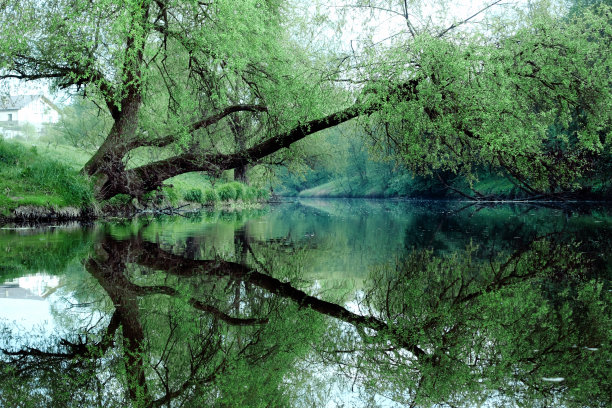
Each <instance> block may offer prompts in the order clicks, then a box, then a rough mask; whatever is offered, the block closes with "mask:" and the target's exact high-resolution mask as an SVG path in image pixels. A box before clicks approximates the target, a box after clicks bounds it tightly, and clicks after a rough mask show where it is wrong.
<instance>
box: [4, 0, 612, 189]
mask: <svg viewBox="0 0 612 408" xmlns="http://www.w3.org/2000/svg"><path fill="white" fill-rule="evenodd" d="M497 3H499V2H491V3H490V4H488V5H485V6H483V10H481V12H482V13H480V12H479V13H476V15H481V14H482V15H484V14H485V13H489V12H490V14H489V16H488V18H487V19H486V20H483V22H484V23H483V24H482V26H483V27H484V28H476V27H474V26H469V28H468V24H467V23H468V22H469V21H470V18H469V17H468V18H467V19H464V20H460V21H455V22H451V23H450V24H449V23H448V21H447V22H446V25H443V24H445V23H444V21H442V22H440V23H436V22H435V21H433V20H430V21H429V20H428V21H429V22H423V23H422V24H419V23H418V21H419V20H415V17H413V15H414V13H413V11H412V9H414V10H417V9H418V6H419V4H418V3H411V4H408V3H406V2H397V4H396V2H380V4H379V3H378V2H374V1H367V2H363V1H355V2H347V3H346V7H344V8H345V10H346V11H345V13H346V14H345V15H344V18H345V19H347V21H350V19H351V18H352V17H351V13H352V12H353V11H355V10H363V9H367V10H370V11H371V12H372V16H378V14H376V13H382V12H387V13H394V14H395V15H400V16H403V18H404V19H405V26H404V27H403V28H402V29H401V30H400V31H399V32H397V33H395V34H392V36H391V37H390V38H388V39H386V40H384V41H378V42H374V41H371V40H369V42H366V43H365V44H362V45H360V46H359V47H357V48H356V49H353V50H352V51H351V52H347V51H346V50H343V49H341V48H338V47H334V46H332V45H330V46H328V47H327V48H324V47H323V48H322V47H321V46H320V45H317V46H314V45H313V43H312V42H308V41H307V40H306V38H307V35H306V34H304V33H303V32H302V31H300V30H304V29H305V28H306V29H308V30H312V31H313V32H314V31H315V30H317V29H321V30H322V32H325V29H324V27H323V26H321V27H317V24H325V19H324V18H321V16H317V17H316V18H313V19H310V20H309V19H308V18H306V17H304V16H303V15H301V14H300V12H302V11H303V10H302V9H299V8H298V7H297V5H296V3H291V2H282V1H276V0H269V1H243V2H232V1H224V0H220V1H214V2H201V1H197V0H183V1H174V0H157V1H154V0H147V1H144V0H143V1H127V2H126V1H115V0H113V1H85V0H44V1H39V0H27V1H12V0H8V1H3V2H2V5H1V11H2V13H1V16H0V27H1V28H2V31H3V33H4V35H3V37H2V39H1V40H0V79H8V78H18V79H21V80H28V81H31V80H49V81H51V83H52V84H53V86H55V87H56V88H60V89H70V90H73V91H74V90H78V92H79V93H80V94H81V95H82V96H84V97H86V98H89V99H91V100H92V101H94V102H95V103H97V104H98V105H99V107H100V109H102V111H103V113H104V114H105V115H107V116H108V117H109V118H110V119H111V122H112V126H111V128H110V130H109V131H108V134H107V135H106V137H105V139H104V141H103V142H102V143H101V144H100V145H99V147H98V150H97V151H96V153H95V154H94V155H93V156H92V158H91V159H90V160H89V162H88V163H87V164H86V165H85V166H84V168H83V172H84V173H86V174H89V175H91V176H94V177H95V180H96V186H97V187H96V188H97V196H98V198H99V199H106V198H109V197H112V196H114V195H116V194H119V193H125V194H129V195H132V196H135V197H141V196H142V195H143V194H145V193H146V192H148V191H151V190H153V189H156V188H159V187H160V186H161V185H162V184H163V182H164V180H166V179H168V178H170V177H173V176H176V175H178V174H181V173H185V172H190V171H204V172H208V173H211V174H218V173H219V172H221V171H223V170H227V169H236V168H241V167H244V166H245V165H247V164H249V163H261V162H263V161H266V160H269V158H270V157H273V156H274V155H278V154H282V151H285V150H286V148H288V147H289V146H291V145H292V144H293V143H295V142H296V141H298V140H301V139H303V138H304V137H306V136H308V135H310V134H313V133H316V132H318V131H320V130H323V129H327V128H330V127H333V126H336V125H338V124H341V123H344V122H347V121H349V120H351V119H353V118H357V117H359V118H361V119H363V120H364V124H365V126H366V127H367V128H368V129H369V130H370V131H371V132H372V135H374V137H375V139H376V142H377V144H378V145H379V146H392V147H393V154H394V157H395V158H399V159H400V160H401V161H402V162H403V163H404V164H405V165H406V166H408V168H410V169H411V170H413V171H417V172H420V173H424V174H427V173H431V172H432V171H436V170H440V169H441V170H445V171H451V172H455V173H461V174H465V175H467V176H468V177H469V176H470V175H471V174H472V170H473V169H474V168H476V167H478V166H491V167H492V168H494V169H497V170H499V171H503V172H505V173H506V174H508V175H509V177H512V179H513V180H514V181H515V182H516V183H517V184H518V185H520V186H521V188H523V189H525V190H526V191H528V192H530V193H532V194H538V193H539V192H541V191H544V190H548V191H556V190H564V189H567V188H571V187H572V186H573V185H575V183H576V181H577V180H578V179H579V178H580V177H585V176H588V175H589V172H590V171H592V169H593V168H596V167H598V166H602V165H604V164H606V163H607V161H606V160H608V159H609V156H610V137H609V132H610V122H611V121H612V119H611V113H610V112H612V109H610V103H611V97H610V90H611V89H612V87H611V86H610V85H611V84H610V75H609V72H610V63H611V60H610V56H609V52H608V51H609V48H610V38H611V34H612V29H611V27H612V26H611V25H610V13H611V12H610V9H609V8H607V7H605V6H600V7H595V8H592V9H586V11H584V12H582V13H580V14H579V15H574V16H571V17H568V16H567V15H563V14H560V13H556V12H554V11H552V9H551V8H550V7H547V5H546V3H542V4H540V3H538V4H537V6H534V7H531V8H529V9H526V10H521V9H516V10H513V11H512V12H508V13H507V14H503V13H495V12H493V10H495V7H494V6H495V5H496V4H497ZM375 12H376V13H375ZM472 17H474V16H472ZM353 18H357V17H353ZM376 23H377V24H378V23H379V21H377V22H376ZM485 23H486V24H485ZM364 32H367V26H366V27H365V28H364ZM330 43H331V41H330ZM142 149H155V150H156V151H158V152H157V153H156V156H155V157H156V160H152V161H150V162H149V163H145V164H142V165H138V166H135V165H133V164H132V163H130V158H131V157H132V156H133V155H134V152H137V151H139V150H142ZM381 151H384V149H381ZM279 152H280V153H279Z"/></svg>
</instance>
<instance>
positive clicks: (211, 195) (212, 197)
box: [204, 188, 219, 205]
mask: <svg viewBox="0 0 612 408" xmlns="http://www.w3.org/2000/svg"><path fill="white" fill-rule="evenodd" d="M217 201H219V195H218V194H217V192H216V191H215V190H213V189H212V188H207V189H206V190H204V203H205V204H207V205H214V204H215V203H216V202H217Z"/></svg>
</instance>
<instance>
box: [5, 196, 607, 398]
mask: <svg viewBox="0 0 612 408" xmlns="http://www.w3.org/2000/svg"><path fill="white" fill-rule="evenodd" d="M611 237H612V208H610V207H609V206H603V205H598V204H590V205H587V204H581V205H577V204H565V205H564V206H562V207H558V206H555V205H552V204H550V203H548V204H546V203H539V204H537V205H536V204H527V203H523V204H514V205H510V204H503V205H502V204H499V205H488V206H483V205H475V204H473V203H467V202H451V201H449V202H444V201H439V202H433V201H410V202H403V201H385V200H380V201H377V200H357V199H355V200H318V199H308V200H307V199H302V200H299V201H293V202H286V203H282V204H278V205H270V206H268V207H265V208H263V209H254V210H245V211H216V212H212V211H210V212H202V213H198V214H189V215H181V216H164V217H139V218H136V219H130V220H123V221H100V222H96V223H91V224H79V223H71V224H58V225H36V226H15V225H6V226H4V227H1V229H0V331H1V337H0V406H6V407H13V406H15V407H17V406H19V407H30V406H31V407H39V406H53V407H64V406H78V407H88V406H91V407H98V406H104V407H115V406H116V407H124V406H135V407H136V406H137V407H145V406H151V407H153V406H157V407H162V406H164V407H166V406H186V407H202V406H215V407H251V406H253V407H268V406H270V407H285V406H291V407H293V406H295V407H341V406H364V407H366V406H367V407H370V406H383V407H395V406H397V407H402V406H436V407H444V406H449V407H450V406H455V407H476V406H499V405H501V406H517V407H519V406H521V407H522V406H568V407H573V406H589V407H599V406H601V407H604V406H609V405H608V404H610V402H611V399H612V385H611V384H612V378H610V377H611V375H610V373H611V372H612V370H611V368H612V367H611V364H610V361H611V358H612V356H611V354H612V353H611V350H610V340H611V337H612V334H611V333H612V324H611V322H612V313H611V311H610V306H611V303H610V300H611V293H612V292H611V289H612V288H611V287H610V278H611V277H612V255H611V254H612V240H611Z"/></svg>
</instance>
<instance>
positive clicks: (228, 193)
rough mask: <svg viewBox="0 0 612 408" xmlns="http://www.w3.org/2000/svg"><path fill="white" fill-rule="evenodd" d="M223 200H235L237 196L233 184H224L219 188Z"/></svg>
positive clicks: (218, 191)
mask: <svg viewBox="0 0 612 408" xmlns="http://www.w3.org/2000/svg"><path fill="white" fill-rule="evenodd" d="M217 193H219V198H220V199H221V201H229V200H233V199H234V198H235V197H236V190H235V189H234V187H233V186H232V185H231V184H222V185H221V186H220V187H219V189H218V190H217Z"/></svg>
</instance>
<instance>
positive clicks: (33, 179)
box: [0, 140, 94, 212]
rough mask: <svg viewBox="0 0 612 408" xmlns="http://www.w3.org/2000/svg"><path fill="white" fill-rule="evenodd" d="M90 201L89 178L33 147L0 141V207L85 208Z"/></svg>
mask: <svg viewBox="0 0 612 408" xmlns="http://www.w3.org/2000/svg"><path fill="white" fill-rule="evenodd" d="M93 202H94V194H93V186H92V184H91V182H90V180H89V178H87V177H85V176H82V175H80V174H79V173H78V172H77V171H76V170H74V169H72V168H70V167H69V166H67V165H65V164H62V163H59V162H57V161H54V160H49V159H48V158H46V157H43V156H41V155H39V154H38V152H37V150H36V148H35V147H32V148H29V149H28V148H26V147H24V146H22V145H20V144H15V143H8V142H6V141H3V140H0V208H2V209H3V212H6V211H5V210H11V209H13V208H16V207H18V206H20V205H34V206H46V207H52V206H55V207H63V206H75V207H81V208H83V207H88V206H90V205H91V204H93Z"/></svg>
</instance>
